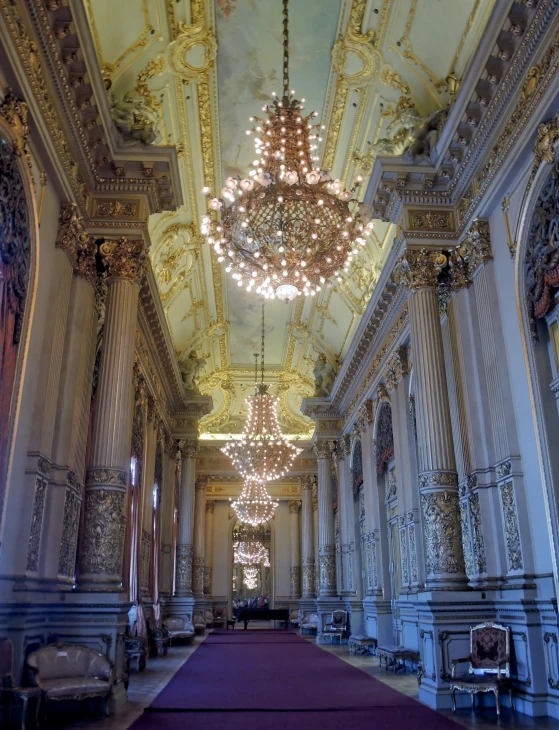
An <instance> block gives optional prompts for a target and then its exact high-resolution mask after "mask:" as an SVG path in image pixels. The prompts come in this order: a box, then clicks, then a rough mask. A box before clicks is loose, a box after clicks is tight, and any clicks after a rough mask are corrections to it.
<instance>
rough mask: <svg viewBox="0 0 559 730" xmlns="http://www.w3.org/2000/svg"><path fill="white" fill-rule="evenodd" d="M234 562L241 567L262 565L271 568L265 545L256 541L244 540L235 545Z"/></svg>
mask: <svg viewBox="0 0 559 730" xmlns="http://www.w3.org/2000/svg"><path fill="white" fill-rule="evenodd" d="M233 562H235V563H238V564H239V565H260V563H262V564H263V565H264V567H265V568H269V567H270V558H269V553H268V549H267V548H266V547H265V546H264V544H263V543H261V542H259V541H254V540H250V541H249V540H243V541H241V542H237V543H235V544H234V545H233Z"/></svg>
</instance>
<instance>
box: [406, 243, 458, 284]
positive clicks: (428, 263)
mask: <svg viewBox="0 0 559 730" xmlns="http://www.w3.org/2000/svg"><path fill="white" fill-rule="evenodd" d="M446 263H447V257H446V256H445V255H444V253H442V251H432V250H429V249H427V248H420V249H407V251H405V253H404V255H403V256H402V257H401V258H400V259H399V260H398V262H397V263H396V266H395V268H394V278H395V280H396V282H397V283H403V284H404V285H405V286H406V287H407V288H408V289H410V290H411V291H413V290H414V289H436V288H437V286H438V275H439V273H440V272H441V271H442V269H443V268H444V266H446Z"/></svg>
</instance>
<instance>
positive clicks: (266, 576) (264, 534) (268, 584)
mask: <svg viewBox="0 0 559 730" xmlns="http://www.w3.org/2000/svg"><path fill="white" fill-rule="evenodd" d="M232 539H233V550H232V551H231V555H232V561H233V564H232V569H231V576H232V578H231V605H232V606H233V610H234V609H235V607H236V606H238V605H240V604H243V603H245V602H254V601H256V602H257V603H258V601H259V599H262V600H261V601H260V602H261V603H262V602H263V601H264V600H265V599H266V598H267V600H268V604H269V605H271V600H272V572H271V529H270V525H269V523H268V522H264V523H263V524H261V525H257V526H256V527H253V526H252V525H249V524H247V523H245V522H241V521H240V520H237V522H236V523H235V524H234V526H233V533H232ZM247 555H252V556H255V557H254V560H251V561H247V559H246V556H247Z"/></svg>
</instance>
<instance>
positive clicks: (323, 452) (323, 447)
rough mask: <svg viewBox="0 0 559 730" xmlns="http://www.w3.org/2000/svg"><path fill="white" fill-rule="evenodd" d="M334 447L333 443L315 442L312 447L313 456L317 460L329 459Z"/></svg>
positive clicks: (334, 443)
mask: <svg viewBox="0 0 559 730" xmlns="http://www.w3.org/2000/svg"><path fill="white" fill-rule="evenodd" d="M335 447H336V442H335V441H317V442H316V444H315V445H314V446H313V451H314V455H315V456H316V458H317V459H330V458H332V452H333V451H334V449H335Z"/></svg>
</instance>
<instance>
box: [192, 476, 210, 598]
mask: <svg viewBox="0 0 559 730" xmlns="http://www.w3.org/2000/svg"><path fill="white" fill-rule="evenodd" d="M207 486H208V477H206V476H198V477H196V484H195V487H196V488H195V492H196V497H195V504H194V561H193V567H192V589H193V591H194V595H195V596H203V595H204V565H205V560H204V556H205V548H206V487H207Z"/></svg>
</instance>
